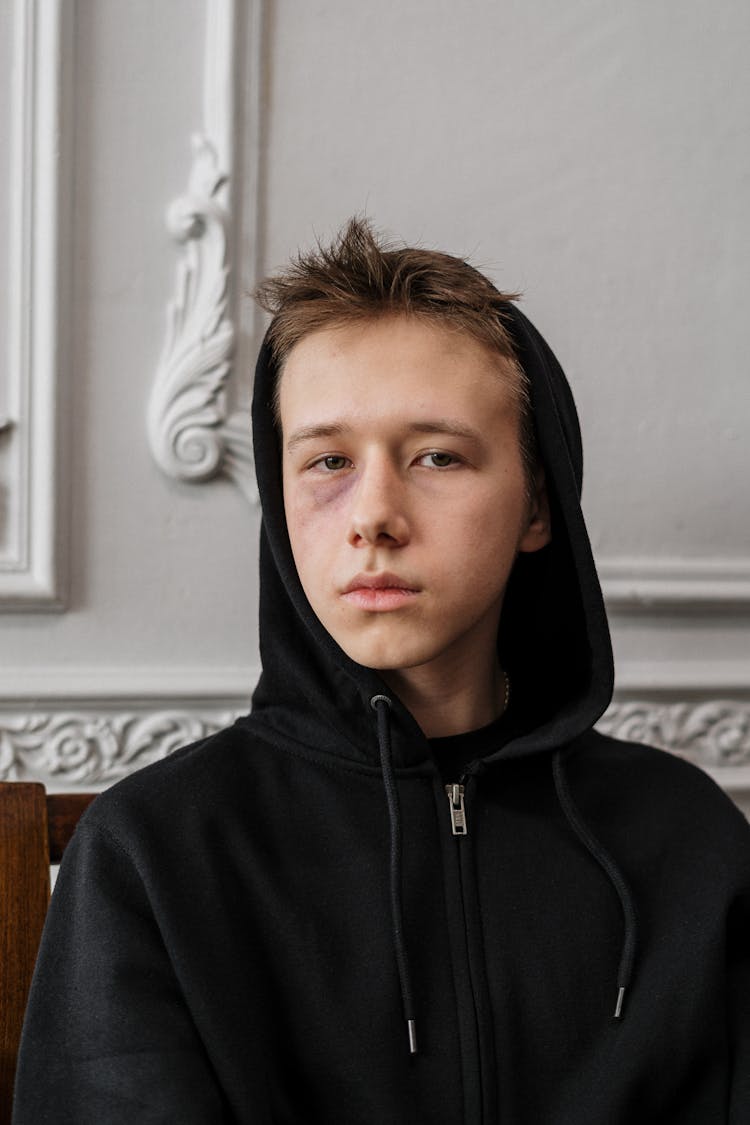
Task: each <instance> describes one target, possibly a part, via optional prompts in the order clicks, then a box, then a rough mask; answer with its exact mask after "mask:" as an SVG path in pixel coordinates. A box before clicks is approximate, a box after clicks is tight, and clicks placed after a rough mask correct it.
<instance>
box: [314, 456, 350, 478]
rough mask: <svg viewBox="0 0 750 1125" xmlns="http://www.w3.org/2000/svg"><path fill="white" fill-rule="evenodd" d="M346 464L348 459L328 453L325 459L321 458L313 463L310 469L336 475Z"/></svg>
mask: <svg viewBox="0 0 750 1125" xmlns="http://www.w3.org/2000/svg"><path fill="white" fill-rule="evenodd" d="M348 464H349V458H348V457H343V456H341V454H338V453H330V454H329V455H328V456H327V457H321V458H320V460H319V461H314V462H313V464H312V465H311V466H310V468H311V469H317V470H318V472H323V473H336V472H339V471H340V470H341V469H345V468H346V466H347V465H348Z"/></svg>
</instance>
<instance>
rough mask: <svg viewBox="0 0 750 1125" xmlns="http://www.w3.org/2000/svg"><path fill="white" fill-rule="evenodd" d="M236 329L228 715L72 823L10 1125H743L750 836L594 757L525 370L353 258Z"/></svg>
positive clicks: (576, 518) (573, 544) (598, 652)
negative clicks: (246, 433) (235, 514)
mask: <svg viewBox="0 0 750 1125" xmlns="http://www.w3.org/2000/svg"><path fill="white" fill-rule="evenodd" d="M260 297H261V300H262V301H263V302H264V304H265V305H266V307H268V308H269V309H270V310H271V311H272V312H273V313H274V319H273V322H272V324H271V328H270V330H269V335H268V337H267V340H266V342H265V344H264V346H263V350H262V352H261V356H260V359H259V363H258V369H257V377H256V389H255V400H254V410H253V417H254V435H255V449H256V462H257V475H258V484H259V488H260V494H261V498H262V503H263V528H262V538H261V599H260V629H261V654H262V661H263V674H262V678H261V680H260V683H259V684H258V687H257V690H256V692H255V695H254V698H253V708H252V713H251V714H250V715H249V716H248V717H247V718H244V719H241V720H240V721H239V722H238V723H236V724H235V725H234V726H233V727H232V728H230V729H228V730H225V731H222V732H221V733H220V734H218V735H216V736H214V737H212V738H208V739H206V740H204V741H203V742H201V743H198V744H196V745H193V746H190V747H188V748H186V749H184V750H182V751H180V752H178V753H176V754H174V755H172V756H171V757H169V758H168V759H167V760H165V761H164V762H162V763H159V764H158V765H155V766H152V767H149V768H148V769H145V770H143V771H141V772H140V773H138V774H136V775H134V776H132V777H130V778H129V779H127V780H126V781H124V782H122V783H121V784H119V785H117V786H115V787H114V788H112V789H111V790H110V791H108V792H107V793H106V794H105V795H104V796H102V797H101V798H99V799H98V800H97V801H96V802H95V804H94V805H93V806H92V808H91V810H90V812H89V813H88V815H87V816H86V818H85V819H84V821H83V822H82V824H81V826H80V828H79V830H78V832H77V833H76V836H75V839H74V841H73V843H72V844H71V846H70V848H69V850H68V853H67V855H66V857H65V861H64V863H63V865H62V869H61V871H60V875H59V879H58V884H57V889H56V891H55V895H54V897H53V902H52V906H51V909H50V914H49V920H48V924H47V928H46V931H45V936H44V940H43V944H42V949H41V953H40V958H39V963H38V967H37V972H36V976H35V980H34V984H33V987H32V994H31V999H30V1005H29V1010H28V1014H27V1020H26V1025H25V1031H24V1040H23V1047H22V1054H21V1060H20V1067H19V1072H18V1081H17V1102H16V1110H15V1122H16V1125H32V1123H33V1125H40V1123H42V1122H45V1121H50V1122H52V1121H54V1122H55V1123H56V1125H65V1123H71V1125H72V1123H75V1125H86V1123H92V1125H93V1123H96V1125H103V1123H112V1125H116V1123H121V1122H122V1123H124V1122H128V1125H131V1123H132V1122H134V1121H138V1122H154V1123H156V1122H170V1123H174V1122H180V1123H181V1125H190V1123H193V1122H195V1123H196V1125H197V1123H201V1125H207V1123H211V1122H233V1123H247V1125H251V1123H252V1125H261V1123H271V1122H278V1123H281V1122H285V1123H286V1122H288V1123H291V1122H305V1123H306V1125H311V1123H318V1122H319V1123H326V1125H332V1123H334V1122H335V1123H345V1125H367V1123H372V1125H376V1123H377V1125H399V1123H403V1125H407V1123H408V1125H415V1123H417V1122H419V1123H421V1122H424V1123H427V1122H430V1123H433V1125H437V1123H440V1122H445V1123H446V1125H447V1123H449V1122H450V1123H451V1125H455V1123H456V1122H465V1123H467V1125H475V1123H478V1122H484V1123H494V1122H507V1123H513V1125H521V1123H525V1125H546V1123H554V1125H603V1123H605V1122H606V1123H607V1125H632V1123H635V1122H637V1123H641V1122H657V1121H658V1122H659V1123H660V1125H661V1123H663V1122H678V1123H680V1125H708V1123H709V1122H711V1123H714V1122H729V1123H731V1125H740V1123H745V1122H747V1121H748V1120H750V945H749V943H748V938H749V937H750V925H749V922H748V896H749V893H750V892H749V888H750V830H749V829H748V825H747V823H746V822H745V821H744V819H743V818H742V816H741V815H740V813H739V812H738V811H737V810H736V809H735V807H734V806H733V805H732V804H731V802H730V801H729V800H728V798H727V797H726V796H725V795H724V794H723V793H722V792H721V791H720V790H719V789H718V788H717V787H716V786H715V785H714V784H713V782H712V781H710V780H709V778H708V777H706V776H705V775H704V774H703V773H701V772H700V771H699V770H697V769H695V768H693V767H692V766H690V765H688V764H686V763H685V762H682V761H679V760H677V759H676V758H674V757H672V756H670V755H668V754H665V753H662V752H658V751H656V750H653V749H649V748H647V747H644V746H638V745H629V744H625V743H622V742H618V741H616V740H613V739H611V738H608V737H605V736H603V735H601V734H599V733H596V732H595V731H594V730H593V729H592V728H593V724H594V723H595V722H596V720H597V719H598V718H599V717H600V716H601V714H602V712H603V711H604V709H605V708H606V706H607V703H608V701H609V699H610V693H611V688H612V656H611V651H610V643H609V635H608V630H607V623H606V617H605V611H604V607H603V603H602V598H601V594H600V589H599V584H598V581H597V577H596V571H595V568H594V563H593V561H592V556H591V551H590V548H589V542H588V538H587V535H586V530H585V527H584V522H583V518H582V515H581V509H580V504H579V496H580V489H581V466H582V454H581V443H580V434H579V429H578V422H577V418H576V413H575V408H574V405H573V400H572V397H571V394H570V390H569V388H568V385H567V383H566V381H565V378H564V376H563V374H562V371H561V370H560V367H559V366H558V364H557V362H556V360H555V358H554V356H553V355H552V352H551V351H550V349H549V348H548V347H547V345H546V343H545V342H544V341H543V340H542V338H541V337H540V336H539V334H538V333H537V332H536V330H535V329H534V328H533V327H532V325H531V324H530V323H529V321H528V320H527V319H526V318H525V317H524V316H523V314H522V313H521V312H519V310H518V309H517V307H516V305H515V304H514V303H513V300H512V299H511V298H510V297H508V296H507V295H503V294H501V293H499V292H497V291H496V290H495V289H494V287H493V286H492V285H491V284H490V282H489V281H488V280H487V279H485V278H484V277H483V276H482V275H481V274H479V273H478V272H477V271H475V270H474V269H473V268H472V267H470V266H469V265H467V264H466V263H465V262H463V261H460V260H458V259H456V258H453V257H450V256H448V255H445V254H440V253H432V252H427V251H424V250H415V249H397V248H392V247H388V246H384V245H382V244H381V243H379V242H378V240H377V239H376V238H375V236H374V235H373V233H372V231H371V230H370V228H369V227H368V225H367V224H365V223H362V222H357V221H354V222H352V223H351V224H349V226H348V227H347V228H346V229H345V231H344V232H342V234H341V235H340V237H339V238H338V239H337V240H336V241H335V242H334V244H333V245H332V246H331V247H329V248H327V249H319V250H318V251H316V252H314V253H312V254H309V255H306V256H303V257H301V258H299V259H298V260H297V261H296V262H295V263H294V264H293V265H292V266H291V267H290V269H289V270H288V271H287V273H285V274H284V275H282V276H281V277H279V278H276V279H273V280H271V281H269V282H267V283H266V284H265V285H264V286H262V287H261V291H260Z"/></svg>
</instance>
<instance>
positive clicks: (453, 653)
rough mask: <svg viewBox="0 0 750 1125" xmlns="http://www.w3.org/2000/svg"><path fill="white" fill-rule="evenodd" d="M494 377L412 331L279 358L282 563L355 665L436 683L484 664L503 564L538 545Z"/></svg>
mask: <svg viewBox="0 0 750 1125" xmlns="http://www.w3.org/2000/svg"><path fill="white" fill-rule="evenodd" d="M502 364H503V361H502V358H499V357H497V356H496V355H494V354H493V353H492V352H491V351H489V350H488V349H485V348H484V347H483V346H482V345H481V344H479V343H477V342H476V341H475V340H473V339H472V338H471V337H470V336H468V335H465V334H463V333H460V332H452V331H449V330H447V329H443V328H440V327H436V326H435V325H431V324H429V323H425V322H422V321H419V320H416V319H413V318H412V319H406V318H385V319H380V320H376V321H373V322H368V323H364V324H358V325H353V326H347V327H343V328H331V329H323V330H320V331H317V332H314V333H311V334H310V335H309V336H306V337H304V338H303V339H302V340H301V341H300V342H299V343H298V344H297V345H296V346H295V347H294V348H293V349H292V350H291V352H290V353H289V356H288V357H287V361H286V364H285V366H284V370H283V374H282V376H281V381H280V387H279V405H280V414H281V425H282V434H283V483H284V507H285V511H286V518H287V525H288V528H289V537H290V540H291V546H292V552H293V555H294V560H295V563H296V566H297V571H298V573H299V577H300V581H301V583H302V586H303V589H304V591H305V594H306V595H307V598H308V600H309V602H310V605H311V606H312V608H313V610H314V611H315V613H316V615H317V617H318V618H319V620H320V621H321V623H322V624H323V625H324V627H325V628H326V629H327V630H328V632H329V633H330V634H331V636H332V637H333V638H334V640H335V641H337V642H338V644H339V645H340V646H341V648H342V649H343V650H344V652H346V653H347V654H348V655H349V656H350V657H351V658H352V659H353V660H355V661H356V662H357V663H359V664H363V665H365V666H366V667H369V668H375V669H379V670H381V671H388V670H393V671H395V670H405V669H421V670H423V671H424V670H425V669H427V670H428V671H429V670H432V669H434V670H435V671H436V672H437V671H440V670H442V671H443V672H444V671H445V670H446V669H450V668H452V667H455V666H456V664H457V663H458V664H461V665H463V666H464V667H466V666H467V665H466V662H469V666H472V665H473V667H475V668H479V667H486V665H487V663H488V662H490V663H491V662H493V661H495V659H496V657H495V651H496V639H497V629H498V623H499V619H500V611H501V608H502V602H503V593H504V590H505V585H506V582H507V580H508V576H509V574H510V571H511V568H512V566H513V562H514V560H515V558H516V555H517V553H518V552H519V551H535V550H538V549H539V548H540V547H542V546H544V544H545V543H547V542H548V540H549V513H548V509H547V505H546V500H545V495H544V488H543V480H542V478H541V477H540V478H539V480H538V487H537V495H536V498H535V499H534V500H532V501H531V502H529V499H528V497H527V494H526V487H525V485H526V481H525V476H524V468H523V463H522V459H521V453H520V449H519V441H518V409H517V406H516V403H515V399H514V396H513V392H512V389H511V388H510V387H509V385H508V383H507V380H506V379H505V378H504V377H503V368H502Z"/></svg>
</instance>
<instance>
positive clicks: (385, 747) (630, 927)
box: [370, 695, 638, 1055]
mask: <svg viewBox="0 0 750 1125" xmlns="http://www.w3.org/2000/svg"><path fill="white" fill-rule="evenodd" d="M370 706H371V707H372V708H373V710H374V711H375V714H376V715H377V733H378V747H379V749H380V768H381V771H382V774H383V786H384V788H385V795H386V800H387V803H388V817H389V820H390V828H391V862H390V884H391V924H392V927H393V947H394V952H395V954H396V965H397V966H398V977H399V983H400V986H401V1002H402V1005H403V1010H404V1018H405V1019H406V1025H407V1029H408V1033H409V1052H410V1054H412V1055H416V1053H417V1031H416V1020H415V1012H414V995H413V992H412V983H411V967H410V964H409V954H408V950H407V948H406V941H405V938H404V916H403V904H402V874H401V867H402V864H401V850H402V849H401V808H400V805H399V800H398V790H397V788H396V778H395V776H394V773H393V760H392V754H391V728H390V715H389V712H390V710H391V707H392V706H393V705H392V703H391V700H390V699H389V698H388V696H387V695H374V696H373V697H372V698H371V700H370ZM552 776H553V778H554V783H555V792H556V793H557V799H558V801H559V802H560V808H561V809H562V811H563V814H564V816H565V819H566V820H567V822H568V824H569V825H570V827H571V829H572V830H573V832H574V833H575V834H576V836H577V837H578V839H579V840H580V841H581V843H582V844H583V846H584V847H585V848H586V850H587V851H588V852H589V854H590V855H591V856H592V857H593V859H595V860H596V862H597V863H598V864H599V866H600V867H601V868H602V870H603V871H604V873H605V874H606V876H607V878H608V879H609V881H610V883H611V884H612V886H613V888H614V890H615V892H616V894H617V897H618V899H619V901H620V907H621V909H622V915H623V922H624V933H623V942H622V953H621V955H620V964H619V967H618V971H617V1000H616V1004H615V1011H614V1018H615V1019H620V1018H621V1017H622V1014H623V1005H624V1001H625V994H626V992H627V990H628V988H629V986H630V982H631V979H632V976H633V965H634V962H635V952H636V945H637V931H638V923H637V919H636V913H635V905H634V903H633V895H632V893H631V890H630V887H629V886H628V884H627V882H626V880H625V877H624V875H623V874H622V872H621V871H620V869H619V867H618V866H617V864H616V863H615V861H614V860H613V859H612V857H611V856H610V854H609V853H608V852H607V850H606V849H605V848H604V847H603V846H602V845H601V844H600V843H599V841H598V840H597V838H596V836H594V834H593V832H592V831H591V829H590V828H589V827H588V825H587V824H586V822H585V821H584V819H583V817H582V816H581V814H580V812H579V811H578V807H577V806H576V804H575V801H574V800H573V797H572V795H571V792H570V787H569V785H568V780H567V777H566V776H565V765H564V760H563V751H562V750H557V751H556V752H555V753H554V754H553V756H552Z"/></svg>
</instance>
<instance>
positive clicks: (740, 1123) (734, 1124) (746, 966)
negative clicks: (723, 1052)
mask: <svg viewBox="0 0 750 1125" xmlns="http://www.w3.org/2000/svg"><path fill="white" fill-rule="evenodd" d="M728 951H729V980H728V985H729V1003H730V1012H729V1033H730V1037H731V1042H732V1048H733V1050H732V1054H733V1058H732V1086H731V1093H730V1108H729V1118H728V1121H729V1125H744V1123H745V1122H747V1121H750V888H748V889H747V890H745V891H744V893H743V894H742V895H741V896H740V897H739V898H738V899H737V901H736V902H735V904H734V907H733V909H732V910H731V912H730V915H729V945H728Z"/></svg>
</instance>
